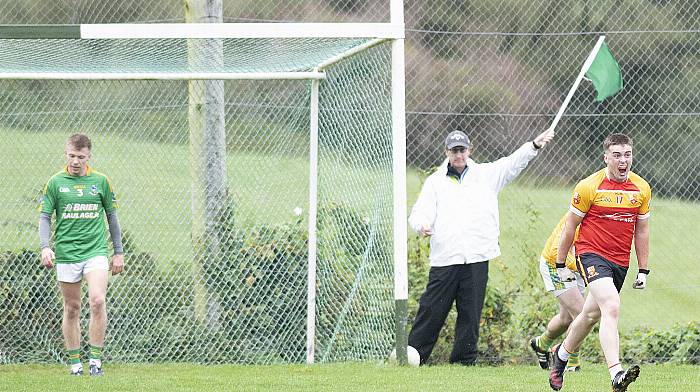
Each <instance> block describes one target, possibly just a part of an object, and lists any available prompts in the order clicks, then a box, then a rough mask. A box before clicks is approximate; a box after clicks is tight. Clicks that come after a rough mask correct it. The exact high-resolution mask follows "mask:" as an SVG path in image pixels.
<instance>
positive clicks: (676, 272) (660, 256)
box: [0, 129, 700, 329]
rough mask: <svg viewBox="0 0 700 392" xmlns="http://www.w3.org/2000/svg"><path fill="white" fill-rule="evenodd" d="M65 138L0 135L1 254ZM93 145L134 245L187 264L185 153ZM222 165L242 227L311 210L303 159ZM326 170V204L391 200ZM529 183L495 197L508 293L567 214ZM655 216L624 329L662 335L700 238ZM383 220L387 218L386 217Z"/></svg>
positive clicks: (555, 193)
mask: <svg viewBox="0 0 700 392" xmlns="http://www.w3.org/2000/svg"><path fill="white" fill-rule="evenodd" d="M67 134H68V132H43V133H30V132H22V131H15V130H8V129H0V137H2V139H3V140H9V141H12V142H11V143H3V144H1V145H0V154H1V155H2V156H5V157H8V158H13V159H8V163H9V164H8V165H7V166H6V167H5V171H6V174H5V175H4V176H3V177H2V178H1V179H0V186H2V189H3V191H2V192H0V204H1V205H3V206H5V208H3V209H2V210H0V246H2V249H14V248H20V247H30V248H34V247H36V245H37V234H36V231H37V227H36V226H37V224H36V222H37V216H38V212H37V211H36V205H37V204H36V203H37V198H38V195H39V193H40V189H41V187H42V186H43V184H44V183H45V182H46V180H47V179H48V178H49V176H50V175H52V174H53V173H55V172H57V171H58V170H59V169H60V168H61V166H62V164H63V157H62V146H63V142H64V140H65V137H66V135H67ZM94 139H95V140H94V149H93V156H94V158H93V164H94V166H95V167H96V168H97V169H98V170H100V171H103V172H105V173H107V174H108V175H109V176H110V177H111V179H112V181H113V183H114V184H115V189H116V191H117V196H118V197H119V199H120V204H121V207H120V208H121V209H120V213H119V219H120V222H121V224H122V228H123V229H125V230H126V231H128V232H129V233H130V234H131V235H132V236H133V237H134V238H135V239H136V243H137V244H138V245H139V248H140V249H139V250H141V251H146V252H149V253H151V254H153V255H155V256H156V258H157V259H158V261H159V263H160V264H161V266H164V267H165V266H170V265H173V264H181V263H185V264H187V263H189V262H190V260H191V258H192V249H191V241H190V238H191V232H190V230H191V229H190V227H191V214H190V209H191V205H190V189H191V188H190V187H191V186H190V174H189V163H188V162H189V151H188V149H187V147H186V146H181V145H172V144H163V143H157V142H135V141H134V140H132V139H126V138H121V137H117V136H113V135H99V136H96V137H95V138H94ZM227 159H228V160H227V164H228V178H229V186H230V189H231V193H232V196H233V199H234V201H235V213H236V219H237V223H238V224H240V225H241V226H246V225H257V224H266V225H276V224H279V223H284V222H292V221H294V220H296V217H295V216H294V214H293V210H294V208H295V207H297V206H299V207H302V208H304V210H306V209H307V208H308V205H307V204H308V203H307V198H308V164H307V162H306V161H305V159H304V158H298V157H297V158H295V157H288V156H284V155H274V156H266V155H260V154H258V155H255V154H243V153H239V152H231V153H230V154H229V156H228V157H227ZM322 169H325V171H324V173H328V172H331V173H332V175H333V176H337V177H340V178H342V181H336V182H335V185H334V186H333V188H332V189H330V188H329V185H328V181H327V178H326V177H322V178H321V180H320V181H321V183H320V186H321V188H322V189H323V190H325V191H326V192H328V193H327V194H330V195H332V196H331V197H332V200H333V201H335V202H339V203H345V204H347V205H351V206H353V207H354V208H356V209H357V210H359V211H360V212H361V213H363V214H367V215H371V213H372V207H371V206H372V205H373V202H374V201H375V197H378V196H381V195H379V193H378V192H374V190H373V189H375V188H374V187H373V186H370V185H371V184H375V183H377V182H379V183H382V182H383V183H384V185H385V186H384V192H383V194H388V193H389V192H391V183H390V181H388V180H387V177H386V173H382V172H378V171H375V170H369V169H362V168H356V167H352V166H350V165H347V166H346V165H335V166H332V167H324V168H322ZM525 175H528V176H530V177H529V178H525V177H524V176H525ZM533 175H534V173H528V172H526V174H524V175H523V177H521V179H520V181H519V182H516V183H514V184H511V185H509V186H508V187H506V188H505V189H504V191H503V192H502V193H501V196H500V206H501V207H500V212H501V214H500V216H501V238H500V243H501V249H502V253H503V255H502V257H501V258H500V260H498V261H497V262H496V263H493V264H494V265H493V266H492V268H491V271H492V273H491V276H492V280H491V284H492V285H499V284H504V280H503V276H504V275H503V274H502V272H501V271H500V269H499V267H500V268H507V269H508V271H509V273H510V275H515V276H517V275H518V272H519V271H521V270H523V269H526V268H532V267H533V265H534V263H535V262H536V258H537V255H538V254H539V252H540V250H541V248H542V246H543V244H544V240H545V239H546V238H547V236H548V235H549V233H550V231H551V230H552V228H553V227H554V225H555V224H556V222H557V221H558V219H559V218H560V217H561V215H562V214H563V213H564V212H565V211H566V209H567V207H568V204H569V196H570V192H571V190H572V187H537V186H533V185H526V184H531V183H533V182H534V181H536V177H533ZM422 178H423V176H422V175H420V174H418V173H417V172H415V171H409V172H408V181H407V183H408V206H409V210H410V207H411V206H412V205H413V204H414V203H415V199H416V197H417V195H418V193H419V191H420V186H421V183H422ZM652 185H653V184H652ZM382 202H385V200H382ZM385 204H386V203H385ZM652 208H653V210H652V211H653V212H652V220H651V257H650V259H651V261H650V263H651V270H652V274H651V275H650V276H649V282H648V288H647V289H646V290H644V291H638V290H631V289H629V285H626V287H625V288H624V289H623V292H622V301H623V307H622V311H623V314H622V317H621V326H622V328H623V329H629V328H632V327H636V326H643V325H648V326H651V327H656V328H667V327H670V326H671V325H673V324H674V323H676V322H687V321H690V320H697V317H698V315H699V314H700V301H697V298H698V296H699V295H700V283H698V282H700V268H696V264H697V256H696V255H695V250H694V249H693V247H692V244H694V243H695V241H696V240H697V238H698V233H700V231H698V229H697V226H696V222H698V221H700V205H699V204H698V203H692V202H681V201H676V200H663V199H661V198H655V199H654V201H653V202H652ZM386 211H389V212H388V213H390V209H386ZM632 265H633V266H635V267H633V268H631V269H630V273H631V275H634V273H635V271H636V265H635V261H633V262H632ZM629 280H631V279H629ZM515 283H516V284H517V281H516V282H515ZM628 283H629V282H628ZM420 289H421V290H422V289H423V288H420ZM547 298H548V297H547Z"/></svg>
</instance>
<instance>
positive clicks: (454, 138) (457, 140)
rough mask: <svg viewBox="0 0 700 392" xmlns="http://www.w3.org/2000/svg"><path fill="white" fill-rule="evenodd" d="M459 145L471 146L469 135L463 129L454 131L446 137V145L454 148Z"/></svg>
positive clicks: (448, 147)
mask: <svg viewBox="0 0 700 392" xmlns="http://www.w3.org/2000/svg"><path fill="white" fill-rule="evenodd" d="M458 146H462V147H465V148H468V147H469V137H468V136H467V134H466V133H464V132H462V131H452V132H450V134H449V135H447V138H446V139H445V147H447V149H452V148H455V147H458Z"/></svg>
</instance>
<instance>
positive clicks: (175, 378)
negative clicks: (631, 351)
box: [0, 363, 700, 392]
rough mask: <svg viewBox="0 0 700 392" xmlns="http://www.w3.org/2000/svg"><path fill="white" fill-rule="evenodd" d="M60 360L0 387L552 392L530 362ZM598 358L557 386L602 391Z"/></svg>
mask: <svg viewBox="0 0 700 392" xmlns="http://www.w3.org/2000/svg"><path fill="white" fill-rule="evenodd" d="M67 373H68V370H67V368H66V367H63V366H38V365H4V366H0V390H2V391H17V392H23V391H27V392H41V391H91V392H99V391H110V392H111V391H149V392H158V391H164V392H178V391H286V392H291V391H344V392H349V391H363V392H365V391H477V392H481V391H483V392H486V391H489V392H491V391H493V392H496V391H498V392H500V391H523V392H525V391H551V389H550V388H549V384H548V382H547V372H545V371H543V370H541V369H540V368H539V367H535V366H503V367H469V368H464V367H460V366H432V367H421V368H410V367H396V366H391V365H386V364H371V363H347V364H329V365H314V366H305V365H272V366H232V365H224V366H198V365H187V364H161V365H119V364H114V365H108V366H105V374H106V375H105V376H104V377H102V378H99V379H95V378H90V377H88V376H83V377H81V378H76V377H71V376H69V375H68V374H67ZM608 390H610V381H609V379H608V375H607V371H606V369H605V368H604V366H602V365H591V366H588V367H586V368H584V369H583V371H581V372H579V373H575V374H569V373H567V375H566V376H565V384H564V389H563V391H572V392H574V391H575V392H587V391H591V392H593V391H595V392H599V391H608ZM698 390H700V371H699V370H698V367H696V366H683V365H648V366H643V367H642V372H641V374H640V377H639V379H638V380H637V381H636V382H635V383H634V384H632V385H631V386H630V387H629V389H628V391H630V392H634V391H674V392H694V391H698Z"/></svg>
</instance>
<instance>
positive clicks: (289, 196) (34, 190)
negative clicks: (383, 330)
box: [0, 129, 391, 265]
mask: <svg viewBox="0 0 700 392" xmlns="http://www.w3.org/2000/svg"><path fill="white" fill-rule="evenodd" d="M67 134H68V132H65V133H63V132H45V133H28V132H19V131H14V130H7V129H0V137H2V139H3V140H12V143H5V144H2V145H0V154H2V155H3V156H16V157H22V159H21V161H22V162H21V164H19V163H18V166H17V167H16V169H17V172H16V173H14V174H10V175H5V176H3V177H2V179H0V186H2V188H3V192H0V203H1V205H4V206H9V208H5V209H3V210H2V211H0V244H1V245H2V247H3V248H5V247H7V248H10V249H12V248H21V247H35V246H36V244H37V238H36V231H37V228H36V222H37V220H38V212H37V210H36V207H37V203H38V197H39V194H40V191H41V188H42V187H43V186H44V184H45V183H46V181H47V180H48V179H49V177H50V176H51V175H53V174H54V173H56V172H58V171H59V170H60V169H61V167H62V165H64V160H63V143H64V141H65V138H66V135H67ZM280 150H282V151H283V149H280ZM307 159H308V158H299V157H289V156H285V155H283V154H280V155H263V154H247V153H241V152H235V151H234V152H230V153H229V154H228V156H227V177H228V185H229V190H230V194H231V197H232V199H233V202H234V211H235V215H236V221H237V224H238V225H240V226H241V227H250V226H253V225H261V224H264V225H276V224H280V223H284V222H293V221H296V219H297V217H296V216H295V215H294V212H293V211H294V208H295V207H301V208H303V210H304V213H306V211H307V209H308V201H307V200H308V192H309V191H308V187H309V185H308V182H309V180H308V177H309V168H308V162H307ZM91 164H92V165H93V167H95V168H96V169H97V170H98V171H101V172H104V173H105V174H107V175H108V176H109V177H110V179H111V180H112V183H113V184H114V187H115V191H116V193H117V197H118V199H119V204H120V211H119V220H120V223H121V226H122V229H124V230H126V231H128V232H129V233H130V234H132V235H133V237H135V238H136V240H137V243H138V245H139V247H140V250H141V251H146V252H150V253H152V254H154V255H157V257H158V259H159V261H160V263H161V264H163V265H170V264H173V263H188V262H189V261H190V260H191V258H192V249H191V245H190V238H191V229H190V228H191V223H192V219H191V197H190V195H191V181H190V167H189V150H188V147H187V146H182V145H171V144H163V143H157V142H150V141H146V142H136V141H134V140H133V139H127V138H121V137H117V136H111V135H107V136H105V135H99V136H95V137H93V159H92V160H91ZM320 165H321V170H323V173H324V174H322V175H321V176H320V178H319V190H320V192H321V197H323V196H324V195H325V196H326V197H332V200H333V201H334V202H336V203H344V204H346V205H349V206H352V207H353V208H355V209H356V210H358V211H360V212H362V213H364V214H367V215H371V213H372V205H373V204H374V201H375V199H376V197H384V198H386V197H387V196H386V195H388V194H390V193H387V192H390V191H391V183H387V181H386V179H387V178H390V177H389V175H390V174H389V173H388V172H386V171H385V172H382V171H378V170H373V169H364V168H357V167H352V166H350V165H342V164H335V163H333V164H330V163H325V161H324V162H322V163H320ZM330 178H333V179H334V181H333V182H332V184H331V183H330V181H329V179H330ZM377 183H380V184H385V188H386V190H387V192H375V189H376V186H375V184H377ZM380 205H383V206H386V205H387V203H380ZM385 210H386V211H387V212H388V213H390V212H391V209H390V208H385Z"/></svg>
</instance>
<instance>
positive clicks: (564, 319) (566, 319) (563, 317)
mask: <svg viewBox="0 0 700 392" xmlns="http://www.w3.org/2000/svg"><path fill="white" fill-rule="evenodd" d="M559 320H560V321H561V323H562V324H564V325H567V326H568V325H569V324H571V322H573V321H574V318H573V317H572V316H571V315H570V314H569V313H560V314H559Z"/></svg>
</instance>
